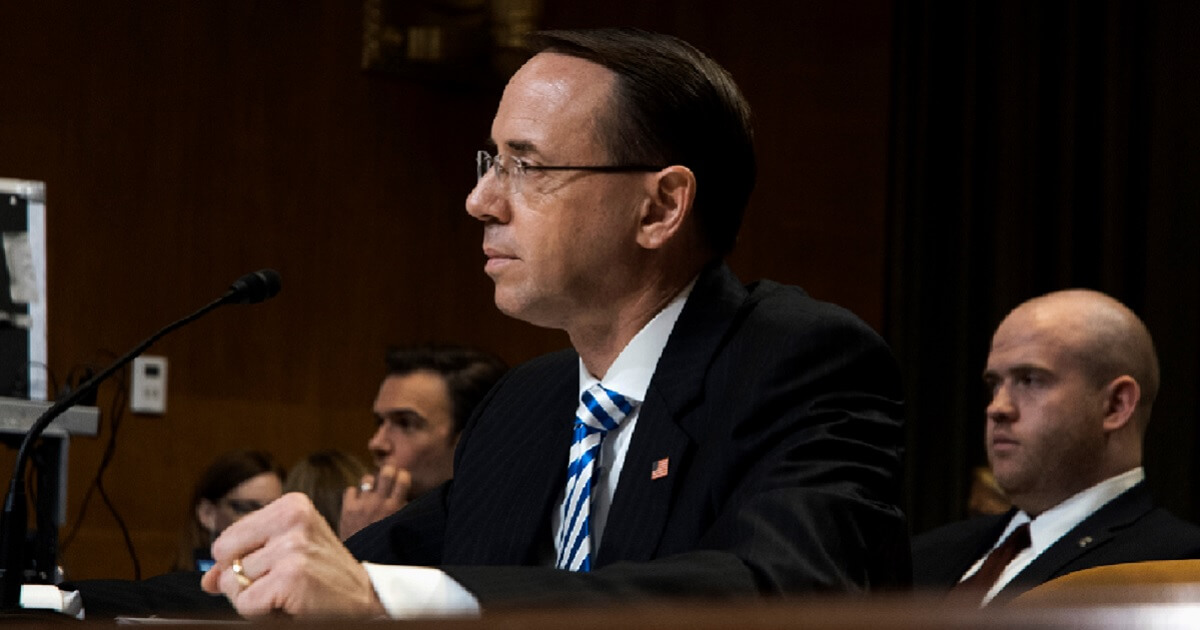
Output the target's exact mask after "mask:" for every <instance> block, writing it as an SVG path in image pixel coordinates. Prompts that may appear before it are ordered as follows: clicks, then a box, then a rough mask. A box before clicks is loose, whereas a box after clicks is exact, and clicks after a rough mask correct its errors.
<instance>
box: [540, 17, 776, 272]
mask: <svg viewBox="0 0 1200 630" xmlns="http://www.w3.org/2000/svg"><path fill="white" fill-rule="evenodd" d="M531 42H532V44H533V46H534V50H535V51H541V52H555V53H561V54H564V55H570V56H572V57H578V58H580V59H586V60H588V61H591V62H593V63H596V64H599V65H602V66H604V67H605V68H608V69H609V70H612V71H613V72H614V73H616V75H617V83H616V89H615V95H614V96H615V102H614V104H613V107H612V108H611V111H610V113H609V120H607V121H601V122H602V125H601V129H604V130H606V132H607V133H606V136H607V137H605V138H602V139H601V141H602V142H603V143H604V144H605V146H606V149H607V151H608V153H609V157H610V158H611V159H612V160H613V161H614V162H616V163H640V164H663V165H671V164H679V165H682V166H686V167H688V168H689V169H691V170H692V172H693V173H694V174H695V175H696V200H695V205H694V208H693V210H694V212H695V213H696V222H697V225H698V226H699V228H700V233H701V235H702V236H703V238H704V241H705V243H707V245H708V246H709V247H710V248H711V249H712V253H713V255H715V256H724V255H725V254H728V253H729V252H730V251H731V250H732V249H733V245H734V243H735V242H736V240H737V233H738V230H739V229H740V228H741V224H742V215H743V214H744V212H745V209H746V204H747V202H748V201H749V199H750V192H751V191H752V190H753V189H754V180H755V177H756V173H757V165H756V162H755V158H754V134H753V131H752V129H751V126H750V105H749V104H748V103H747V102H746V99H745V98H744V97H743V96H742V93H741V91H740V90H738V87H737V84H735V83H734V82H733V77H731V76H730V75H729V73H728V72H726V71H725V69H724V68H722V67H721V66H720V65H718V64H717V63H716V62H715V61H713V60H712V59H709V58H708V57H707V56H705V55H704V53H702V52H700V51H699V50H697V49H696V48H695V47H693V46H692V45H691V44H688V43H687V42H685V41H683V40H681V39H679V38H676V37H672V36H670V35H662V34H659V33H652V32H649V31H643V30H640V29H634V28H606V29H595V30H562V31H541V32H539V33H535V34H534V35H533V37H532V39H531Z"/></svg>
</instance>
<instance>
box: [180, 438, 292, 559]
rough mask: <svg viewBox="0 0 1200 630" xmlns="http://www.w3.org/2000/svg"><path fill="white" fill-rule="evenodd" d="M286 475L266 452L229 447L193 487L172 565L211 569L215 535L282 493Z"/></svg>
mask: <svg viewBox="0 0 1200 630" xmlns="http://www.w3.org/2000/svg"><path fill="white" fill-rule="evenodd" d="M283 478H284V471H283V468H282V467H280V466H279V464H277V463H275V459H274V458H273V457H272V456H271V454H270V453H267V452H265V451H244V450H239V451H230V452H228V453H224V454H222V455H220V456H218V457H217V458H216V459H215V460H213V462H212V463H211V464H209V466H208V468H206V469H204V472H203V473H201V475H200V479H199V481H197V482H196V486H195V488H194V489H193V490H192V499H191V502H190V503H188V512H187V526H186V528H185V529H184V532H183V536H182V538H181V540H180V544H179V551H178V553H177V555H176V558H175V563H174V565H173V567H172V569H173V570H175V571H197V570H199V571H207V570H208V568H209V567H211V566H212V554H211V552H210V550H209V548H210V547H211V546H212V542H213V540H215V539H216V537H217V536H218V535H219V534H220V533H221V532H222V531H224V530H225V528H226V527H229V525H230V524H232V523H233V522H234V521H236V520H238V519H239V518H241V517H243V516H245V515H247V514H249V513H250V512H253V511H254V510H257V509H259V508H261V507H262V506H264V505H266V504H268V503H270V502H272V501H274V500H275V499H278V498H279V497H280V496H282V494H283Z"/></svg>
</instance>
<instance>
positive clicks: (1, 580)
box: [0, 269, 280, 609]
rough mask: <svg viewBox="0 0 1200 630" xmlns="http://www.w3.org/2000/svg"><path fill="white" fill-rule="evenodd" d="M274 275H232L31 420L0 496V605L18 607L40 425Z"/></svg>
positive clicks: (275, 287) (264, 288)
mask: <svg viewBox="0 0 1200 630" xmlns="http://www.w3.org/2000/svg"><path fill="white" fill-rule="evenodd" d="M279 288H280V280H279V274H278V273H276V272H275V271H274V270H272V269H262V270H260V271H256V272H253V273H248V274H246V275H244V276H242V277H241V278H238V279H237V280H236V281H235V282H234V283H233V285H231V286H230V288H229V291H227V292H226V293H225V295H223V296H221V297H219V298H217V299H215V300H213V301H212V302H209V303H208V304H207V305H205V306H203V307H202V308H200V310H197V311H196V312H194V313H192V314H191V315H188V316H187V317H184V318H183V319H180V320H178V321H176V322H174V323H172V324H168V325H167V326H166V327H164V328H163V329H161V330H159V331H158V332H156V333H154V334H153V335H151V336H150V337H149V338H148V339H146V340H145V341H143V342H142V343H140V344H138V345H137V346H136V347H135V348H134V349H133V350H130V351H129V352H127V353H125V354H124V355H123V356H121V358H119V359H117V360H116V361H114V362H113V363H112V365H110V366H108V367H107V368H105V369H104V370H102V371H101V372H100V373H98V374H96V375H95V376H93V377H92V378H90V379H88V380H87V381H86V382H84V383H83V384H82V385H80V386H79V387H77V388H76V389H75V391H73V392H71V393H70V394H68V395H67V396H66V397H65V398H63V399H62V400H59V401H57V402H55V403H54V404H53V405H51V406H50V408H49V409H47V410H46V411H45V413H43V414H42V415H41V416H39V417H38V419H37V420H36V421H34V423H33V425H32V426H30V427H29V431H28V432H27V433H26V434H25V439H24V440H22V441H21V447H20V449H19V450H18V451H17V459H16V463H15V465H14V466H13V475H12V481H11V482H10V483H9V485H8V494H7V495H5V499H4V511H3V513H2V514H0V608H3V609H12V608H17V607H18V606H19V605H20V600H21V585H22V584H23V582H24V575H23V572H24V570H25V569H24V564H25V563H24V559H25V554H24V553H22V552H23V551H24V546H25V535H26V530H27V527H28V523H27V519H28V513H27V507H28V506H27V498H26V495H25V465H26V463H27V462H28V460H29V449H30V448H32V446H33V444H34V443H35V442H37V439H38V438H39V437H41V435H42V433H43V432H44V431H45V430H46V427H48V426H50V423H51V422H53V421H54V419H55V418H57V417H58V416H60V415H62V413H63V412H64V411H66V410H67V409H69V408H71V406H72V405H74V404H75V403H77V402H79V401H80V399H82V398H83V397H84V396H86V395H88V394H89V393H91V392H92V391H94V390H95V389H96V388H97V387H99V385H100V383H102V382H103V381H104V380H105V379H107V378H108V377H110V376H112V374H113V373H114V372H116V371H117V370H119V369H121V368H122V367H124V366H125V365H126V364H127V363H129V362H130V361H132V360H133V359H134V358H136V357H137V356H138V355H140V354H141V353H142V352H145V350H146V348H149V347H150V346H151V345H152V344H153V343H154V342H155V341H158V340H159V339H161V338H162V337H164V336H166V335H167V334H168V333H171V332H172V331H174V330H175V329H177V328H179V327H181V326H185V325H187V324H190V323H191V322H193V321H195V320H197V319H199V318H201V317H203V316H204V315H206V314H208V313H209V312H210V311H212V310H213V309H215V308H217V307H220V306H224V305H225V304H232V303H241V304H252V303H256V302H261V301H263V300H266V299H268V298H270V297H273V296H274V295H275V294H276V293H278V292H279Z"/></svg>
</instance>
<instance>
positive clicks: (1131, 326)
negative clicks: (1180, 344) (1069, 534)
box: [983, 290, 1158, 516]
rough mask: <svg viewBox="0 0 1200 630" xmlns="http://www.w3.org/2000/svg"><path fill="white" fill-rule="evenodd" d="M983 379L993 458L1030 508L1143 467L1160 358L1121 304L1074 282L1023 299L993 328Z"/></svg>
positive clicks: (1010, 490) (1012, 492)
mask: <svg viewBox="0 0 1200 630" xmlns="http://www.w3.org/2000/svg"><path fill="white" fill-rule="evenodd" d="M983 378H984V382H985V383H987V385H988V386H989V388H990V389H991V392H992V398H991V401H990V402H989V403H988V408H987V436H986V444H985V446H986V447H987V453H988V461H989V462H990V463H991V465H992V470H993V472H994V474H995V477H996V481H997V482H998V483H999V484H1000V486H1001V487H1002V488H1003V489H1004V491H1005V492H1006V493H1007V494H1008V495H1009V497H1010V498H1011V499H1012V501H1013V504H1014V505H1016V506H1017V507H1019V508H1021V509H1022V510H1024V511H1026V512H1027V513H1029V514H1030V515H1031V516H1036V515H1038V514H1040V513H1042V512H1044V511H1045V510H1048V509H1050V508H1051V507H1054V506H1055V505H1058V504H1059V503H1060V502H1062V501H1064V500H1066V499H1067V498H1069V497H1071V496H1073V495H1075V494H1076V493H1078V492H1080V491H1082V490H1084V489H1086V488H1089V487H1091V486H1093V485H1095V484H1097V483H1099V482H1101V481H1104V480H1105V479H1108V478H1111V477H1112V476H1114V475H1117V474H1120V473H1123V472H1125V471H1127V470H1130V469H1132V468H1135V467H1137V466H1140V465H1141V459H1142V439H1143V435H1144V433H1145V429H1146V424H1147V422H1148V420H1149V417H1150V407H1151V405H1152V404H1153V401H1154V397H1155V396H1156V395H1157V393H1158V359H1157V357H1156V356H1155V353H1154V344H1153V342H1152V341H1151V339H1150V333H1149V332H1147V331H1146V327H1145V325H1144V324H1142V322H1141V320H1140V319H1138V318H1137V316H1136V315H1134V314H1133V312H1132V311H1130V310H1129V309H1128V308H1126V307H1125V306H1124V305H1122V304H1121V303H1120V302H1118V301H1116V300H1114V299H1112V298H1110V297H1108V296H1107V295H1104V294H1103V293H1098V292H1096V291H1086V290H1070V291H1057V292H1055V293H1050V294H1047V295H1044V296H1041V297H1038V298H1034V299H1032V300H1029V301H1028V302H1025V303H1024V304H1021V305H1020V306H1018V307H1017V308H1015V309H1013V311H1012V312H1011V313H1009V314H1008V316H1007V317H1005V318H1004V321H1003V322H1001V323H1000V326H999V327H998V328H997V329H996V334H995V335H993V337H992V347H991V351H990V352H989V353H988V364H987V368H986V369H985V370H984V375H983Z"/></svg>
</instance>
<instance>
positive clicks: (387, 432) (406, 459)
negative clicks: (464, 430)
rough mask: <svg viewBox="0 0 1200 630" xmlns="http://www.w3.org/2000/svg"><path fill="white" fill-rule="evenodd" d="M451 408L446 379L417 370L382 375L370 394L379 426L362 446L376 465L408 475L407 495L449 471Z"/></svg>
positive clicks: (425, 489)
mask: <svg viewBox="0 0 1200 630" xmlns="http://www.w3.org/2000/svg"><path fill="white" fill-rule="evenodd" d="M453 410H454V407H453V403H452V402H451V401H450V392H449V390H447V388H446V381H445V379H443V378H442V377H441V375H439V374H437V373H436V372H432V371H426V370H419V371H416V372H412V373H409V374H405V375H403V376H388V377H387V378H385V379H384V380H383V383H382V384H381V385H380V386H379V394H378V395H377V396H376V397H375V419H376V421H377V422H378V423H379V428H378V429H376V430H375V434H374V435H372V436H371V441H370V442H368V443H367V448H369V449H370V450H371V455H373V456H374V457H375V465H376V466H378V467H382V466H385V465H387V466H392V467H394V468H396V469H404V470H407V471H408V472H409V473H410V474H411V475H412V487H411V489H410V490H409V498H410V499H411V498H415V497H417V496H420V495H421V494H424V493H425V492H428V491H429V490H431V489H433V488H435V487H437V486H438V485H440V484H441V483H442V482H443V481H446V480H447V479H449V478H450V477H451V476H453V474H454V445H455V444H456V443H457V441H458V436H457V435H455V434H454V412H453Z"/></svg>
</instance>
